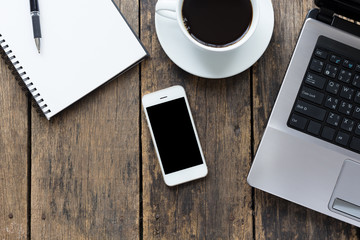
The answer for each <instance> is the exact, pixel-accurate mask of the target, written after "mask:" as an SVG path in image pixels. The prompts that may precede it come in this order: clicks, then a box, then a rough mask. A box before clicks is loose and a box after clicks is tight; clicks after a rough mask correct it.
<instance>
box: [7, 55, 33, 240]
mask: <svg viewBox="0 0 360 240" xmlns="http://www.w3.org/2000/svg"><path fill="white" fill-rule="evenodd" d="M0 82H1V84H0V92H1V93H0V239H26V238H27V234H28V214H27V211H28V197H27V196H28V193H27V191H28V152H29V151H28V144H29V142H28V100H27V97H26V96H25V94H24V92H23V91H21V88H20V86H19V85H18V84H17V82H16V81H15V78H14V76H13V75H12V74H11V71H10V70H9V69H8V66H7V65H5V61H3V59H0Z"/></svg>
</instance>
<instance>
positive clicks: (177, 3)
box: [155, 0, 259, 52]
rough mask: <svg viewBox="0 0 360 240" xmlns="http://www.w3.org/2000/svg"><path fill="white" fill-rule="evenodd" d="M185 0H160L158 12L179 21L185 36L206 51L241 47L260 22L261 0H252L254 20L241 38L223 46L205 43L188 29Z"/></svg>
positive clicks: (229, 49) (225, 50)
mask: <svg viewBox="0 0 360 240" xmlns="http://www.w3.org/2000/svg"><path fill="white" fill-rule="evenodd" d="M219 1H221V0H219ZM183 2H184V0H158V2H157V4H156V10H155V11H156V13H157V14H159V15H161V16H163V17H166V18H168V19H171V20H174V21H177V24H178V26H179V27H180V29H181V31H182V33H183V34H184V35H185V37H186V38H187V39H189V40H190V41H191V42H192V43H193V44H194V45H196V46H197V47H199V48H201V49H204V50H206V51H211V52H227V51H231V50H234V49H236V48H238V47H240V46H241V45H243V44H244V43H245V42H246V41H248V40H249V38H250V37H251V35H252V34H253V33H254V32H255V29H256V27H257V25H258V22H259V0H250V2H251V5H252V21H251V24H250V26H249V29H248V30H247V32H246V33H245V34H244V35H243V36H242V37H241V38H240V39H239V40H237V41H236V42H235V43H233V44H229V45H226V46H221V47H213V46H209V45H205V44H203V43H201V42H199V41H197V40H195V39H194V38H193V37H192V36H191V35H190V33H189V32H188V31H187V29H186V26H185V25H184V21H183V17H182V7H183ZM234 27H236V24H234Z"/></svg>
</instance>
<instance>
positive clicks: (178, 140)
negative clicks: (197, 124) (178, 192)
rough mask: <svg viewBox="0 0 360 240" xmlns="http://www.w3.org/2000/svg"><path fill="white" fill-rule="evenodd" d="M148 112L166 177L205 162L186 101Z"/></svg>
mask: <svg viewBox="0 0 360 240" xmlns="http://www.w3.org/2000/svg"><path fill="white" fill-rule="evenodd" d="M146 110H147V113H148V116H149V120H150V124H151V127H152V130H153V133H154V137H155V141H156V145H157V147H158V151H159V154H160V159H161V162H162V165H163V168H164V171H165V174H169V173H173V172H177V171H180V170H183V169H186V168H190V167H194V166H197V165H200V164H202V163H203V161H202V158H201V154H200V149H199V146H198V144H197V141H196V137H195V133H194V129H193V126H192V124H191V119H190V116H189V113H188V110H187V107H186V103H185V98H178V99H175V100H172V101H169V102H165V103H161V104H158V105H155V106H151V107H148V108H146Z"/></svg>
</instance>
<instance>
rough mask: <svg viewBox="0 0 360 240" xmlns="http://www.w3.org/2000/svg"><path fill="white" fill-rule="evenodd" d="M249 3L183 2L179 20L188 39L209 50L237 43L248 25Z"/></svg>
mask: <svg viewBox="0 0 360 240" xmlns="http://www.w3.org/2000/svg"><path fill="white" fill-rule="evenodd" d="M252 15H253V13H252V5H251V2H250V0H184V2H183V7H182V17H183V21H184V25H185V27H186V28H187V30H188V32H189V33H190V35H191V36H192V37H193V38H195V39H196V40H197V41H199V42H201V43H202V44H205V45H207V46H212V47H226V46H228V45H231V44H233V43H236V42H237V41H239V40H240V39H241V38H242V37H243V35H244V34H246V32H247V31H248V28H249V27H250V25H251V21H252Z"/></svg>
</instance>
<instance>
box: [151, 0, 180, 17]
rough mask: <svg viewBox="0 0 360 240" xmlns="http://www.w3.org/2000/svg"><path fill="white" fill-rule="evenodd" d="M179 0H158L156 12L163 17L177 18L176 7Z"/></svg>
mask: <svg viewBox="0 0 360 240" xmlns="http://www.w3.org/2000/svg"><path fill="white" fill-rule="evenodd" d="M177 3H178V1H176V0H158V2H157V3H156V10H155V12H156V13H157V14H159V15H161V16H163V17H166V18H169V19H172V20H177V15H176V7H177Z"/></svg>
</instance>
